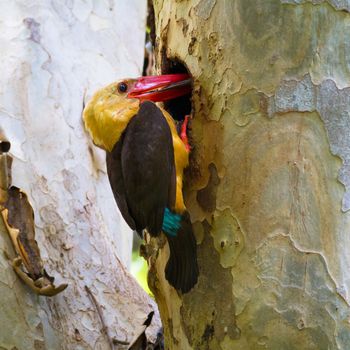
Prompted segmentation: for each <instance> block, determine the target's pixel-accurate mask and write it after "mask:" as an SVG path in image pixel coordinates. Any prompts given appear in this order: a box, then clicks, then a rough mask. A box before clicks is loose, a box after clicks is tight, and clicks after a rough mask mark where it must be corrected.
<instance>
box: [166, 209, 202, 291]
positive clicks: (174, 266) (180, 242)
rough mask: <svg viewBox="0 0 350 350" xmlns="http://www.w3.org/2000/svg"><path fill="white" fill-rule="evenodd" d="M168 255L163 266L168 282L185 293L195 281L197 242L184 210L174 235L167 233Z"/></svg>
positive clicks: (196, 276)
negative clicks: (179, 225) (166, 261)
mask: <svg viewBox="0 0 350 350" xmlns="http://www.w3.org/2000/svg"><path fill="white" fill-rule="evenodd" d="M167 239H168V243H169V248H170V257H169V260H168V263H167V265H166V267H165V277H166V279H167V280H168V282H169V283H170V284H171V285H172V286H173V287H174V288H175V289H177V290H180V291H181V292H182V293H187V292H188V291H190V290H191V289H192V287H193V286H194V285H195V284H196V283H197V280H198V273H199V271H198V264H197V243H196V239H195V237H194V234H193V230H192V224H191V221H190V216H189V214H188V213H187V212H185V213H184V214H183V215H182V217H181V227H180V228H179V229H178V231H177V233H176V236H173V235H167Z"/></svg>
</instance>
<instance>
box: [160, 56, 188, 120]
mask: <svg viewBox="0 0 350 350" xmlns="http://www.w3.org/2000/svg"><path fill="white" fill-rule="evenodd" d="M163 57H164V55H163ZM180 73H187V74H189V75H190V76H191V73H190V72H189V70H188V69H187V68H186V66H185V65H184V64H183V63H181V62H179V61H178V60H170V59H167V58H163V62H162V74H180ZM191 95H192V94H191V93H189V94H187V95H184V96H180V97H178V98H175V99H173V100H170V101H167V102H164V108H165V109H166V110H167V111H168V112H169V113H170V114H171V116H172V117H173V118H174V119H175V120H177V121H182V120H184V118H185V116H186V115H189V114H191V113H192V101H191Z"/></svg>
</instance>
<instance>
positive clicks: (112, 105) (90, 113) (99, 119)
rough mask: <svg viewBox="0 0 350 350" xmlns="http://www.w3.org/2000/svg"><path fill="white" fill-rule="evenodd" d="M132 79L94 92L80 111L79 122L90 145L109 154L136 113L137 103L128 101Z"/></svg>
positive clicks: (132, 83) (133, 83) (133, 81)
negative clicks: (86, 132) (90, 141)
mask: <svg viewBox="0 0 350 350" xmlns="http://www.w3.org/2000/svg"><path fill="white" fill-rule="evenodd" d="M135 83H136V80H134V79H126V80H122V81H118V82H115V83H112V84H110V85H108V86H106V87H104V88H102V89H101V90H98V91H97V92H96V93H95V94H94V96H93V97H92V99H91V100H90V102H89V103H88V105H87V106H86V107H85V109H84V113H83V120H84V123H85V128H86V130H87V131H88V132H89V133H90V136H91V138H92V140H93V142H94V144H95V145H96V146H98V147H101V148H103V149H104V150H106V151H109V152H111V151H112V149H113V147H114V145H115V144H116V143H117V142H118V140H119V138H120V136H121V134H122V133H123V131H124V130H125V129H126V127H127V125H128V123H129V122H130V120H131V118H132V117H133V116H135V115H136V114H137V111H138V109H139V105H140V102H139V100H137V99H134V98H128V97H127V94H128V92H129V91H130V90H131V89H132V88H133V86H134V85H135Z"/></svg>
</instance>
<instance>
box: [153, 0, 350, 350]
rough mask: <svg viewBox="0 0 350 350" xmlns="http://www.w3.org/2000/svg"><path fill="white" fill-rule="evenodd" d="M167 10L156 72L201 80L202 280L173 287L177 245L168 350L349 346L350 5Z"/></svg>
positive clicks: (189, 200)
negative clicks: (181, 289) (175, 64)
mask: <svg viewBox="0 0 350 350" xmlns="http://www.w3.org/2000/svg"><path fill="white" fill-rule="evenodd" d="M154 10H155V18H156V19H157V20H156V26H155V27H156V57H157V62H158V66H157V69H158V70H159V71H161V70H162V69H163V66H164V62H166V59H176V60H178V61H180V62H182V63H183V64H184V65H185V66H186V67H187V68H188V70H189V71H190V73H191V74H192V76H193V78H194V90H193V96H192V102H193V118H194V119H193V120H192V134H193V135H192V136H193V143H194V146H195V147H194V150H193V152H192V158H193V159H192V163H191V166H192V167H193V168H195V171H192V170H193V169H190V171H189V172H188V176H187V179H186V181H187V182H186V189H185V202H186V205H187V207H188V210H189V212H190V214H191V218H192V222H193V226H194V230H195V233H196V237H197V242H198V256H199V258H198V259H199V266H200V277H199V282H198V284H197V285H196V286H195V288H194V289H193V290H192V291H191V292H190V293H188V294H185V295H181V294H178V293H176V291H174V290H173V289H172V288H171V287H170V286H169V285H168V284H167V283H166V281H165V280H164V272H163V271H164V266H165V263H166V260H167V254H168V252H167V246H165V247H164V249H162V250H161V252H160V253H159V255H158V256H157V259H154V260H153V262H154V265H153V266H152V269H151V272H150V274H151V277H150V279H151V280H152V281H153V282H154V283H153V285H152V286H153V289H154V292H155V295H156V299H157V303H158V305H159V310H160V314H161V318H162V321H163V324H164V332H165V336H166V344H167V346H168V348H169V349H196V350H197V349H227V350H228V349H276V350H280V349H296V350H297V349H298V350H300V349H308V350H310V349H315V350H316V349H318V350H319V349H344V350H345V349H348V348H349V344H350V326H349V322H348V320H349V317H350V282H349V281H350V278H349V277H350V276H349V271H350V254H349V246H350V238H349V237H350V236H349V232H350V216H349V215H350V211H349V208H350V206H349V203H350V202H349V192H350V191H349V181H350V180H349V179H350V175H349V169H350V168H349V164H350V160H349V149H350V141H349V140H350V138H349V134H350V130H349V113H350V111H349V105H350V101H349V87H350V86H349V81H350V70H349V57H350V45H349V44H350V41H349V40H350V37H349V35H348V30H347V28H348V27H349V25H350V17H349V15H348V13H347V11H348V10H349V2H348V1H321V0H320V1H278V0H268V1H262V0H259V1H255V0H254V1H253V0H238V1H215V0H197V1H195V2H191V3H190V2H188V1H176V2H174V1H171V0H154ZM339 10H342V11H339ZM164 56H166V57H164Z"/></svg>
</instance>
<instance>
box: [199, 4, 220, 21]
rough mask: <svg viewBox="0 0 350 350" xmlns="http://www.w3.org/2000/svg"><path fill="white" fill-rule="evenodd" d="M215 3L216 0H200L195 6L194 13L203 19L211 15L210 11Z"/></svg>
mask: <svg viewBox="0 0 350 350" xmlns="http://www.w3.org/2000/svg"><path fill="white" fill-rule="evenodd" d="M215 4H216V0H202V1H201V2H200V3H199V4H198V5H197V6H196V7H195V11H196V14H197V15H198V16H199V17H201V18H203V19H208V18H209V17H210V15H211V11H213V8H214V6H215Z"/></svg>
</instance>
